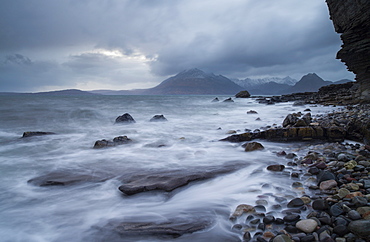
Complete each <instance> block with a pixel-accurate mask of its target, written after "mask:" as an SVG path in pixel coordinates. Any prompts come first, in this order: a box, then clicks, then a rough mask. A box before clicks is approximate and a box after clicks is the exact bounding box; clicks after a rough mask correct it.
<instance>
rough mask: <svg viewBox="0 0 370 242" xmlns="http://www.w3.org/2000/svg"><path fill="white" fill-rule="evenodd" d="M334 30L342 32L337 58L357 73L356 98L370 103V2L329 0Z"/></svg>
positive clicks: (361, 0)
mask: <svg viewBox="0 0 370 242" xmlns="http://www.w3.org/2000/svg"><path fill="white" fill-rule="evenodd" d="M326 3H327V5H328V7H329V12H330V17H331V20H332V21H333V24H334V28H335V31H336V32H337V33H341V34H342V35H341V39H342V41H343V45H342V49H341V50H340V51H339V52H338V53H337V58H338V59H340V60H342V61H343V62H344V63H345V64H346V65H347V67H348V70H350V71H352V72H353V73H355V74H356V81H357V82H358V83H359V84H360V88H359V89H358V92H357V97H358V98H360V100H362V101H365V102H370V58H369V54H370V14H369V11H370V1H368V0H353V1H346V0H326Z"/></svg>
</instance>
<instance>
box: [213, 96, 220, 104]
mask: <svg viewBox="0 0 370 242" xmlns="http://www.w3.org/2000/svg"><path fill="white" fill-rule="evenodd" d="M219 101H220V100H219V99H218V97H215V98H214V99H213V100H212V102H214V103H215V102H219Z"/></svg>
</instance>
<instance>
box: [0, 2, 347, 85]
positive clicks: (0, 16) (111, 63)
mask: <svg viewBox="0 0 370 242" xmlns="http://www.w3.org/2000/svg"><path fill="white" fill-rule="evenodd" d="M340 45H341V41H340V39H339V36H338V35H337V34H336V33H335V32H334V29H333V26H332V23H331V21H330V20H329V15H328V11H327V7H326V4H325V1H324V0H311V1H304V2H302V1H300V2H297V1H296V0H282V1H275V0H264V1H251V0H230V1H227V2H225V1H221V0H213V1H210V0H204V1H196V0H186V1H185V0H177V1H172V0H171V1H170V0H157V1H151V0H150V1H149V0H135V1H129V0H120V1H119V0H101V1H92V0H81V1H74V0H63V1H49V0H32V1H26V0H12V1H3V2H2V3H1V7H0V63H2V64H1V67H0V68H1V73H0V81H1V83H0V85H1V86H0V87H4V88H5V87H6V86H7V85H8V86H9V87H10V86H11V87H12V88H13V87H14V86H15V85H18V86H24V87H27V88H29V87H32V86H33V87H34V88H37V87H38V88H41V87H42V86H63V85H64V86H68V85H69V86H73V85H74V86H76V85H78V84H79V83H81V81H83V80H85V81H86V80H92V79H94V80H95V81H96V82H99V81H104V82H107V83H110V84H111V85H115V84H116V85H117V87H118V88H119V87H124V86H125V85H128V86H130V85H131V86H132V85H134V83H135V82H136V83H138V84H139V82H142V81H143V80H144V79H145V80H146V82H147V84H148V85H149V86H153V85H155V84H156V83H158V81H160V80H162V79H164V78H165V77H166V76H168V75H173V74H176V73H177V72H180V71H182V70H184V69H188V68H193V67H197V68H200V69H203V70H205V71H209V72H215V73H217V74H224V75H227V76H230V77H248V76H252V75H255V76H257V75H258V76H263V75H265V76H267V75H268V76H274V75H304V74H306V73H307V72H318V71H322V72H323V73H324V72H325V74H326V75H328V76H327V77H324V78H326V79H340V76H345V75H347V77H348V76H351V75H350V74H349V73H348V72H346V70H345V67H344V65H343V64H341V63H340V62H339V61H338V60H335V54H336V52H337V51H338V50H339V48H340ZM96 50H107V51H108V52H104V51H100V52H99V51H96ZM109 51H111V52H112V51H113V52H114V51H119V53H120V54H121V55H110V54H109ZM17 54H18V55H20V56H23V59H22V58H17V57H16V55H17ZM9 56H10V57H11V58H15V59H14V61H18V62H19V61H20V62H21V63H18V64H19V65H13V64H14V63H13V64H11V63H10V62H11V60H10V59H11V58H10V59H9ZM142 57H146V58H142ZM27 63H28V65H27ZM149 68H150V69H149ZM325 68H327V69H325ZM140 71H141V72H142V76H145V78H142V79H140V78H138V77H139V76H140V74H139V73H140ZM149 71H150V72H151V73H152V74H154V76H152V77H151V78H150V73H149ZM20 73H23V74H24V75H21V74H20ZM26 74H27V76H26ZM155 75H156V76H155ZM9 80H12V83H10V81H9ZM122 80H124V81H122ZM149 81H152V84H150V82H149ZM15 83H16V84H15Z"/></svg>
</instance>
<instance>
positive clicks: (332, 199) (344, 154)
mask: <svg viewBox="0 0 370 242" xmlns="http://www.w3.org/2000/svg"><path fill="white" fill-rule="evenodd" d="M290 101H291V100H290ZM309 103H311V104H312V102H311V101H310V102H309ZM267 104H269V103H267ZM304 104H307V103H306V102H304V103H301V104H299V105H304ZM330 104H332V103H330ZM369 107H370V106H369V105H366V104H361V105H360V104H357V105H349V106H346V107H343V108H341V109H339V110H337V111H333V112H331V113H328V114H325V115H320V116H315V117H311V116H309V117H310V120H309V122H306V123H305V125H302V124H301V125H297V123H298V122H299V120H304V118H305V116H306V115H303V114H298V115H297V114H289V115H288V116H287V117H286V119H285V120H284V122H283V124H284V125H283V126H284V127H283V128H281V127H279V128H277V127H275V128H272V129H267V130H264V131H260V132H247V133H243V134H237V135H231V136H229V137H227V138H225V139H222V140H221V141H229V142H237V143H242V142H246V141H247V143H245V144H248V143H256V142H250V141H251V140H254V139H255V140H256V141H261V142H263V140H267V141H277V140H276V139H278V138H279V137H280V142H288V143H291V142H294V141H307V142H308V143H307V145H306V149H307V150H308V152H307V154H306V155H304V156H300V157H298V156H296V157H295V158H293V159H290V160H287V161H284V162H282V163H283V164H284V165H281V164H282V163H280V164H277V165H276V166H275V168H274V167H273V168H270V171H271V172H273V173H275V175H279V173H281V174H282V173H283V172H286V171H287V170H291V172H290V176H289V177H290V178H289V179H291V182H292V187H291V189H298V190H299V191H300V192H301V193H302V196H297V197H295V198H294V199H291V200H282V201H281V205H282V206H283V208H284V209H285V210H283V214H284V215H285V216H284V217H281V218H276V217H275V216H274V214H275V211H273V210H271V211H266V209H264V212H262V213H258V212H257V211H258V207H259V206H260V205H257V206H253V205H248V204H244V205H243V204H241V205H243V206H241V205H239V206H238V207H237V208H235V211H234V213H233V215H232V216H231V221H233V220H234V221H235V220H236V219H235V215H237V216H236V217H238V216H241V215H243V214H244V213H246V214H247V220H246V221H245V222H244V223H241V224H240V223H234V225H233V227H232V230H233V231H234V232H238V233H241V234H242V238H243V241H259V242H264V241H273V242H280V241H297V242H300V241H302V242H305V241H307V242H308V241H336V242H346V241H356V242H369V241H370V176H369V174H370V146H369V145H367V143H368V142H369V128H368V126H369V117H370V111H368V110H369ZM307 112H309V110H307ZM306 118H307V116H306ZM288 121H290V122H288ZM306 121H307V120H306ZM297 126H298V127H297ZM317 127H321V128H322V129H323V132H322V133H321V135H317V132H311V133H310V132H309V133H307V132H306V133H305V135H299V134H300V133H301V134H302V132H300V131H299V130H302V129H313V130H315V129H317ZM333 127H335V130H338V131H340V132H336V134H335V135H334V136H335V138H336V139H332V138H333V137H330V132H329V130H330V129H333ZM279 129H280V130H279ZM277 130H278V131H277ZM282 130H283V131H282ZM271 132H272V134H273V135H271ZM338 134H339V135H338ZM315 140H318V141H321V142H319V144H313V143H312V141H315ZM345 140H354V143H355V142H358V141H363V143H355V144H354V143H352V142H351V144H348V143H344V141H345ZM287 155H291V154H286V153H285V151H284V150H282V151H281V152H279V153H277V156H279V157H282V158H284V157H286V156H287ZM289 158H292V157H289ZM267 169H268V170H269V167H268V168H267ZM304 180H311V181H312V182H314V183H315V184H313V185H312V184H311V185H307V184H304V182H303V181H304ZM308 194H309V195H308ZM262 204H264V202H262ZM266 204H267V203H266ZM303 214H306V215H303Z"/></svg>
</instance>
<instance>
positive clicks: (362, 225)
mask: <svg viewBox="0 0 370 242" xmlns="http://www.w3.org/2000/svg"><path fill="white" fill-rule="evenodd" d="M348 229H349V230H350V231H351V232H352V233H354V234H356V235H358V236H360V237H362V238H370V220H365V219H361V220H356V221H352V222H350V223H349V225H348Z"/></svg>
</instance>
